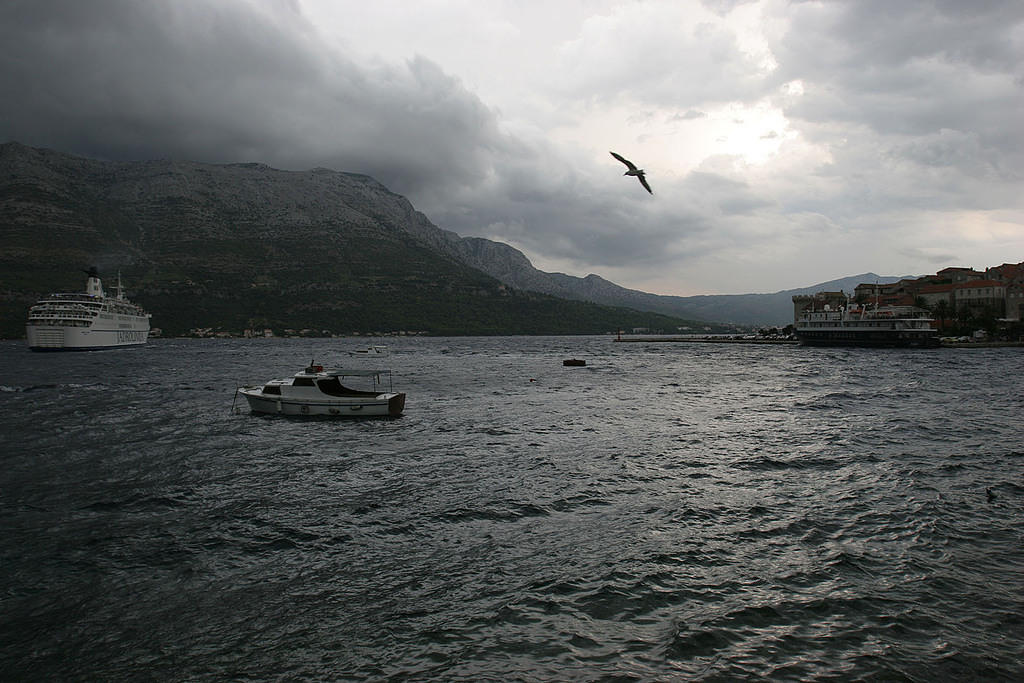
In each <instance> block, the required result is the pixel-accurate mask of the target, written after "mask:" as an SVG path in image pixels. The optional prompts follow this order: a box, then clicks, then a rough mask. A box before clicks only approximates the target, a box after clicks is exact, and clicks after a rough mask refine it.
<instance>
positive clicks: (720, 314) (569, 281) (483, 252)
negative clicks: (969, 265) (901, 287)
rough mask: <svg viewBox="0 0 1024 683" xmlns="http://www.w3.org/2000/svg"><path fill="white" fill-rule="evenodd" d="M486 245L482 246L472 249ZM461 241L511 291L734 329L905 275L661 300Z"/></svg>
mask: <svg viewBox="0 0 1024 683" xmlns="http://www.w3.org/2000/svg"><path fill="white" fill-rule="evenodd" d="M476 242H480V243H487V244H486V245H484V244H477V243H476ZM476 242H474V241H473V240H470V239H464V240H463V241H462V242H461V243H460V244H459V245H457V246H456V247H455V248H456V249H458V250H459V254H460V258H462V259H463V260H464V261H465V262H466V263H470V264H472V265H475V266H476V267H478V268H479V269H480V270H482V271H484V272H486V273H490V274H491V275H493V276H494V277H496V278H498V279H499V280H501V281H502V282H505V283H507V284H509V285H512V286H514V287H520V288H522V289H528V290H531V291H536V292H543V293H545V294H551V295H552V296H558V297H562V298H566V299H577V300H580V301H591V302H595V303H600V304H605V305H608V306H625V307H628V308H635V309H638V310H642V311H653V312H656V313H661V314H664V315H671V316H678V317H682V318H694V319H696V320H704V321H715V322H718V323H733V324H737V325H748V326H749V325H754V326H759V325H773V326H774V325H787V324H789V323H792V322H793V300H792V299H793V295H796V294H814V293H816V292H820V291H838V290H844V291H846V292H849V293H852V292H853V289H854V288H855V287H856V286H857V285H859V284H861V283H865V282H878V283H883V284H884V283H889V282H898V281H899V280H900V279H902V278H903V277H907V276H899V277H895V276H881V275H876V274H875V273H864V274H862V275H853V276H850V277H845V278H842V279H838V280H831V281H829V282H822V283H819V284H816V285H811V286H809V287H801V288H798V289H789V290H785V291H781V292H775V293H772V294H713V295H702V296H665V295H660V294H649V293H647V292H641V291H637V290H634V289H627V288H625V287H621V286H619V285H617V284H615V283H613V282H609V281H608V280H605V279H604V278H602V277H600V276H598V275H587V276H586V277H583V278H579V277H574V276H571V275H564V274H562V273H545V272H542V271H539V270H537V269H536V268H534V267H533V266H532V265H531V264H530V262H529V261H528V260H527V259H526V257H525V256H524V255H523V254H522V253H521V252H519V251H517V250H516V249H513V248H512V247H510V246H508V245H505V244H500V243H495V242H489V241H488V240H476Z"/></svg>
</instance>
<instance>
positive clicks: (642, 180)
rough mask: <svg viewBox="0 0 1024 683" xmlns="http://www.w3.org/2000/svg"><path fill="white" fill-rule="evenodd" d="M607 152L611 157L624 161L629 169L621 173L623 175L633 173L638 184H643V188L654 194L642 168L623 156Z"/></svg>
mask: <svg viewBox="0 0 1024 683" xmlns="http://www.w3.org/2000/svg"><path fill="white" fill-rule="evenodd" d="M609 154H611V155H612V156H613V157H615V158H616V159H618V160H619V161H621V162H622V163H624V164H625V165H626V167H627V168H628V169H629V170H628V171H626V172H625V173H623V175H635V176H636V179H637V180H639V181H640V184H641V185H643V186H644V189H645V190H647V191H648V192H650V193H651V194H654V191H653V190H651V186H650V185H648V184H647V178H645V177H644V170H643V169H642V168H637V167H636V164H634V163H633V162H632V161H630V160H629V159H627V158H626V157H624V156H620V155H618V154H616V153H615V152H609Z"/></svg>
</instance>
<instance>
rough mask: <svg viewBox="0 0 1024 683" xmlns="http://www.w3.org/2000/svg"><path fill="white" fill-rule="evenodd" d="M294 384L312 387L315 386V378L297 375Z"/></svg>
mask: <svg viewBox="0 0 1024 683" xmlns="http://www.w3.org/2000/svg"><path fill="white" fill-rule="evenodd" d="M292 385H293V386H296V387H311V386H313V380H312V379H310V378H309V377H296V378H295V381H294V382H292Z"/></svg>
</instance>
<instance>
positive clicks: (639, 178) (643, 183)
mask: <svg viewBox="0 0 1024 683" xmlns="http://www.w3.org/2000/svg"><path fill="white" fill-rule="evenodd" d="M636 178H637V180H639V181H640V184H641V185H643V186H644V189H645V190H647V191H648V192H650V193H651V194H654V190H652V189H651V186H650V185H648V184H647V178H646V177H644V174H643V173H641V174H640V175H638V176H637V177H636Z"/></svg>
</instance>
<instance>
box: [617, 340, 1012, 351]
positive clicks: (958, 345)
mask: <svg viewBox="0 0 1024 683" xmlns="http://www.w3.org/2000/svg"><path fill="white" fill-rule="evenodd" d="M612 341H614V342H616V343H638V342H646V343H651V342H676V343H679V342H689V343H696V344H761V345H764V344H775V345H786V346H794V345H796V346H799V345H800V341H799V340H797V339H731V338H726V337H723V338H721V339H717V338H714V337H618V338H616V339H614V340H612ZM850 346H856V345H855V344H850ZM1019 347H1024V341H997V342H942V343H941V344H940V345H939V346H938V347H937V348H942V349H1002V348H1019Z"/></svg>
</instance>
